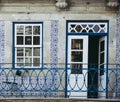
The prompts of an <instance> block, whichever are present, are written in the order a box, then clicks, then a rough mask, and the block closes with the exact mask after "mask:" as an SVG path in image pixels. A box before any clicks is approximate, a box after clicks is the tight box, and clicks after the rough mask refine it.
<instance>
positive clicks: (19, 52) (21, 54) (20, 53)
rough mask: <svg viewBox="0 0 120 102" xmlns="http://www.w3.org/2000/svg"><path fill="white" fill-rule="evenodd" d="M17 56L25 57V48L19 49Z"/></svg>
mask: <svg viewBox="0 0 120 102" xmlns="http://www.w3.org/2000/svg"><path fill="white" fill-rule="evenodd" d="M17 56H24V52H23V48H17Z"/></svg>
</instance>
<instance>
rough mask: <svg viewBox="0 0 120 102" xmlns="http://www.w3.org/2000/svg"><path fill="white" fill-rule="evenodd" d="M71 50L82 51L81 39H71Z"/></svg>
mask: <svg viewBox="0 0 120 102" xmlns="http://www.w3.org/2000/svg"><path fill="white" fill-rule="evenodd" d="M71 45H72V49H83V40H82V39H72V44H71Z"/></svg>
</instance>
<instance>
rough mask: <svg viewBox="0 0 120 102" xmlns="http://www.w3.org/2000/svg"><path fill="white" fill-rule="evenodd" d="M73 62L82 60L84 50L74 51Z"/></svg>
mask: <svg viewBox="0 0 120 102" xmlns="http://www.w3.org/2000/svg"><path fill="white" fill-rule="evenodd" d="M71 58H72V62H82V61H83V52H82V51H72V56H71Z"/></svg>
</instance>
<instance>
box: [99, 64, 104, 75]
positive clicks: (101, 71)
mask: <svg viewBox="0 0 120 102" xmlns="http://www.w3.org/2000/svg"><path fill="white" fill-rule="evenodd" d="M100 75H104V64H103V65H100Z"/></svg>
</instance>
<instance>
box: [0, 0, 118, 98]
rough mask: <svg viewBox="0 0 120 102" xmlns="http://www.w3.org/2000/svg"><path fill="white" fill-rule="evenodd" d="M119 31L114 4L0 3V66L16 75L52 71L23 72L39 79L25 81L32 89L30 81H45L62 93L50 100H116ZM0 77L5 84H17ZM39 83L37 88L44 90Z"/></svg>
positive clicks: (60, 0) (81, 0) (105, 0)
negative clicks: (67, 98)
mask: <svg viewBox="0 0 120 102" xmlns="http://www.w3.org/2000/svg"><path fill="white" fill-rule="evenodd" d="M119 28H120V14H119V1H118V0H20V1H19V0H1V2H0V36H1V37H0V39H1V40H0V55H1V57H0V63H1V68H12V69H13V70H15V69H19V70H22V73H24V72H23V70H24V69H25V71H26V72H29V71H30V70H31V69H37V70H38V69H40V70H41V69H45V70H46V68H49V71H50V68H52V70H53V69H57V70H53V71H50V73H49V72H48V73H47V71H45V72H44V74H42V75H41V74H38V73H37V72H29V73H32V74H30V75H31V76H32V77H33V76H36V75H39V76H40V77H41V78H40V80H39V78H38V76H37V79H34V78H35V77H33V79H32V78H31V77H30V78H31V80H33V81H31V82H30V83H31V84H32V85H33V86H32V85H31V86H32V87H34V86H37V84H33V83H36V82H35V81H34V80H36V81H38V80H39V81H41V83H44V80H45V82H46V85H47V86H49V85H50V86H49V87H51V88H52V87H53V86H54V85H55V86H60V87H59V88H58V87H57V89H55V90H56V91H58V90H62V92H60V93H59V95H58V93H57V92H56V91H55V92H54V94H52V95H51V96H60V97H61V96H62V97H84V98H96V97H97V98H102V97H104V98H113V97H117V98H118V97H119V77H120V76H119V61H120V53H119V50H120V45H119V41H120V35H119V32H120V30H119ZM61 68H62V70H64V72H62V71H59V69H61ZM109 68H112V69H109ZM88 70H89V72H88ZM109 70H110V71H109ZM114 70H115V71H114ZM116 70H117V71H116ZM14 72H15V71H13V72H12V73H14ZM57 72H59V73H57ZM39 73H41V72H39ZM46 73H47V74H46ZM56 73H57V74H56ZM4 74H5V72H4ZM17 74H18V75H20V71H18V72H17ZM1 75H2V74H1ZM9 75H10V76H11V73H10V74H7V76H9ZM24 75H25V73H24ZM51 75H52V78H47V77H50V76H51ZM59 75H60V79H59V78H58V77H59ZM61 75H62V76H61ZM28 76H29V75H28ZM44 76H45V79H44ZM46 76H47V77H46ZM53 77H56V78H55V80H57V81H54V80H53V79H54V78H53ZM2 78H3V79H1V80H2V82H5V83H6V82H8V81H10V80H12V81H16V80H17V79H15V77H14V78H13V79H9V78H7V79H6V78H5V79H4V77H2ZM26 80H27V81H28V82H27V81H25V83H24V84H25V85H26V87H27V88H28V87H29V85H28V83H29V79H26ZM47 80H48V81H47ZM51 80H52V82H51ZM76 80H77V81H76ZM22 82H23V81H21V83H22ZM32 82H33V83H32ZM58 82H60V83H62V84H60V85H58ZM41 83H40V84H39V85H38V86H40V85H42V88H43V87H46V85H45V86H44V85H43V84H41ZM53 83H54V84H53ZM51 84H53V85H51ZM23 86H24V85H23ZM93 86H94V87H93ZM116 87H117V88H116ZM54 88H55V87H53V90H54ZM50 90H52V89H50ZM63 90H64V91H63ZM74 90H75V91H74ZM109 90H110V91H109ZM37 91H38V90H37ZM44 91H45V92H46V90H44ZM47 92H48V91H47ZM49 92H50V91H49ZM28 93H29V92H28ZM23 96H25V95H23ZM41 96H42V95H41ZM46 96H47V95H46ZM46 96H45V97H46ZM48 96H50V95H48Z"/></svg>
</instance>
